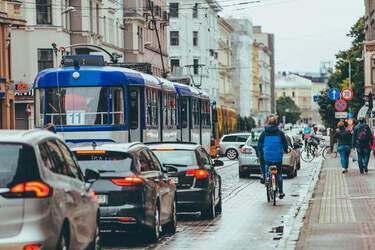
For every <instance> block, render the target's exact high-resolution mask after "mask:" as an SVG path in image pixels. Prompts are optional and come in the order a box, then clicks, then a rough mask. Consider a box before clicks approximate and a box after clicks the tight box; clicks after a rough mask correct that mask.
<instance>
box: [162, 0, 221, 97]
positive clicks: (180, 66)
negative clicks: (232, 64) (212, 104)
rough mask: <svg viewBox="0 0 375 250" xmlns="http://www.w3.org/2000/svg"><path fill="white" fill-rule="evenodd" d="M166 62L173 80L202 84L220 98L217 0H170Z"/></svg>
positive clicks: (204, 89)
mask: <svg viewBox="0 0 375 250" xmlns="http://www.w3.org/2000/svg"><path fill="white" fill-rule="evenodd" d="M168 5H169V18H170V19H169V22H170V27H169V44H168V53H169V65H170V68H171V72H172V77H173V79H174V80H178V78H181V79H186V78H187V79H188V80H189V81H187V82H185V83H187V84H191V85H194V86H196V87H199V88H201V89H202V90H203V91H205V92H206V93H208V94H209V95H210V96H211V97H212V98H213V99H214V100H215V101H216V102H217V103H218V102H219V62H218V57H219V52H218V48H219V47H218V46H219V28H218V13H219V12H220V11H221V10H222V8H221V6H220V5H219V2H218V1H216V0H169V1H168Z"/></svg>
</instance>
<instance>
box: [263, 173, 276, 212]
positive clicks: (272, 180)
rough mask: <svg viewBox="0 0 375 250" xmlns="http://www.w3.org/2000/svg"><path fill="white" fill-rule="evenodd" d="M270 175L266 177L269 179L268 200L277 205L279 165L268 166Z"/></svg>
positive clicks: (267, 182)
mask: <svg viewBox="0 0 375 250" xmlns="http://www.w3.org/2000/svg"><path fill="white" fill-rule="evenodd" d="M268 169H269V170H268V176H267V177H266V178H267V180H266V182H265V186H266V190H267V201H268V202H271V201H272V202H273V205H274V206H276V197H277V192H278V186H277V167H276V166H269V168H268Z"/></svg>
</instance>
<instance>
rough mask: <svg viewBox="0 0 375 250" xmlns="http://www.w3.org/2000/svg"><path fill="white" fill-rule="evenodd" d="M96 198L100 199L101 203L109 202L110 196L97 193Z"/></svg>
mask: <svg viewBox="0 0 375 250" xmlns="http://www.w3.org/2000/svg"><path fill="white" fill-rule="evenodd" d="M96 198H97V199H98V202H99V204H107V203H108V196H107V195H103V194H97V195H96Z"/></svg>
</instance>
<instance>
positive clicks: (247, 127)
mask: <svg viewBox="0 0 375 250" xmlns="http://www.w3.org/2000/svg"><path fill="white" fill-rule="evenodd" d="M255 125H256V124H255V120H254V119H253V118H252V117H241V116H239V115H238V116H237V131H238V132H243V131H251V129H253V128H255Z"/></svg>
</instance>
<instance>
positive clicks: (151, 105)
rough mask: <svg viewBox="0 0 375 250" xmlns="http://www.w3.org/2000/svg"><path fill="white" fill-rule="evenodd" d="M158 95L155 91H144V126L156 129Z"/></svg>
mask: <svg viewBox="0 0 375 250" xmlns="http://www.w3.org/2000/svg"><path fill="white" fill-rule="evenodd" d="M158 107H159V95H158V91H157V90H155V89H146V108H147V112H146V125H147V126H148V127H157V126H158V125H159V122H158V120H159V112H158Z"/></svg>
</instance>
